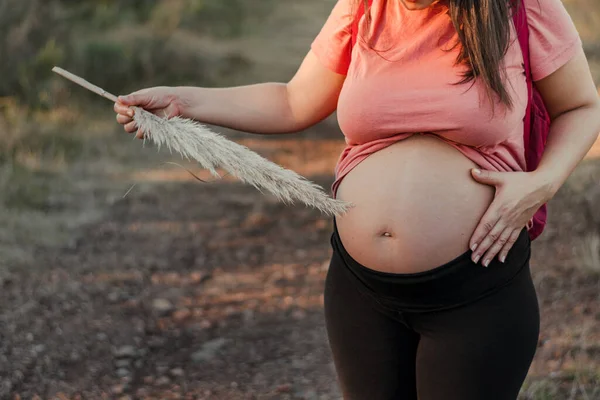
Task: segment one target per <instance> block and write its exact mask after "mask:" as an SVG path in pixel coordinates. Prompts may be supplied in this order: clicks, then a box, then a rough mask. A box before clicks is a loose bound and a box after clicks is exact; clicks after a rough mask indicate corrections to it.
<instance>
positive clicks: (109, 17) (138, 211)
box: [0, 0, 600, 400]
mask: <svg viewBox="0 0 600 400" xmlns="http://www.w3.org/2000/svg"><path fill="white" fill-rule="evenodd" d="M564 3H565V5H566V7H567V8H568V10H569V12H570V13H571V15H572V17H573V19H574V20H575V22H576V24H577V27H578V29H579V32H580V34H581V37H582V39H583V41H584V45H585V49H586V52H587V54H588V58H589V61H590V65H591V67H592V72H593V73H594V77H595V79H596V82H597V83H599V84H600V29H599V28H600V3H599V2H598V1H597V0H565V1H564ZM333 4H334V0H302V1H291V0H279V1H275V0H260V1H258V0H168V1H167V0H162V1H160V0H97V1H73V0H0V76H1V79H0V288H1V290H0V304H1V305H0V398H2V399H4V398H6V399H31V398H37V399H99V398H122V399H133V398H148V399H180V398H181V399H196V398H198V399H200V398H207V399H208V398H210V399H253V398H254V399H338V398H340V395H339V391H338V389H337V387H336V383H335V376H334V370H333V366H332V364H331V359H330V355H329V348H328V346H327V343H326V333H325V329H324V321H323V316H322V301H323V299H322V290H323V280H324V277H325V274H326V270H327V266H328V261H329V255H330V248H329V235H330V232H331V228H332V227H331V224H330V220H329V219H328V218H326V217H323V216H322V215H320V214H319V213H318V212H317V211H315V210H312V209H308V208H305V207H303V206H300V205H298V206H285V205H282V204H280V203H278V202H277V201H275V199H273V198H272V197H270V196H267V195H261V194H260V193H259V192H258V191H256V190H255V189H253V188H251V187H248V186H246V185H242V184H240V183H239V182H236V181H235V180H233V179H229V178H225V179H223V180H220V181H218V182H212V183H199V182H197V181H196V180H195V179H194V178H193V177H191V176H190V175H189V174H188V173H187V172H186V171H185V170H184V169H183V168H180V167H177V166H174V165H172V164H165V162H166V161H174V162H177V163H180V164H182V165H184V166H186V167H187V168H190V169H191V170H193V171H194V172H195V173H196V174H198V175H199V176H200V177H203V178H206V179H208V180H210V179H211V177H210V176H209V175H208V174H207V173H206V172H205V171H202V170H200V169H199V168H198V167H197V166H196V165H194V164H190V163H187V162H185V161H182V160H181V159H180V158H179V157H178V156H177V155H175V154H169V153H168V151H165V150H162V151H161V152H157V150H156V149H155V148H152V147H151V146H146V147H144V146H143V145H142V142H140V141H134V140H132V138H131V136H129V135H125V134H124V133H123V131H122V129H121V128H120V126H119V125H117V123H116V122H115V120H114V113H113V112H112V103H111V102H109V101H107V100H105V99H103V98H100V97H97V96H96V95H94V94H91V93H89V92H87V91H86V90H84V89H82V88H79V87H78V86H75V85H74V84H72V83H70V82H68V81H66V80H64V79H62V78H59V77H58V76H56V75H54V74H52V73H51V72H50V70H51V68H52V67H53V66H54V65H58V66H62V67H63V68H65V69H67V70H70V71H72V72H74V73H76V74H78V75H80V76H83V77H85V78H86V79H88V80H90V81H91V82H93V83H95V84H97V85H99V86H101V87H103V88H104V89H106V90H108V91H109V92H112V93H115V94H125V93H128V92H130V91H132V90H136V89H139V88H143V87H149V86H156V85H197V86H225V85H239V84H247V83H255V82H260V81H286V80H288V79H289V78H290V77H291V76H292V74H293V73H294V72H295V70H296V68H297V66H298V65H299V63H300V61H301V60H302V58H303V56H304V54H305V53H306V52H307V50H308V48H309V45H310V42H311V41H312V39H313V38H314V36H315V35H316V34H317V33H318V31H319V29H320V27H321V26H322V24H323V22H324V21H325V18H326V17H327V15H328V13H329V11H330V10H331V8H332V6H333ZM565 93H566V94H568V91H565ZM221 131H222V132H224V133H225V134H226V135H227V136H228V137H229V138H232V139H233V140H235V141H237V142H239V143H242V144H244V145H246V146H248V147H250V148H251V149H253V150H255V151H257V152H259V153H260V154H262V155H264V156H265V157H268V158H269V159H271V160H273V161H275V162H277V163H279V164H281V165H283V166H285V167H287V168H291V169H293V170H295V171H297V172H299V173H300V174H302V175H304V176H306V177H308V178H309V179H311V180H313V181H315V182H317V183H319V184H321V185H322V186H323V187H325V189H326V190H328V189H329V185H330V184H331V182H332V181H333V175H332V174H333V168H334V165H335V162H336V160H337V157H338V155H339V153H340V152H341V150H342V149H343V146H344V142H343V136H342V135H341V133H340V132H339V129H338V128H337V125H336V123H335V118H333V117H332V118H329V119H328V120H326V121H324V122H323V123H321V124H319V125H317V126H316V127H314V128H312V129H310V130H309V131H306V132H302V133H300V134H296V135H269V136H259V135H249V134H245V133H241V132H235V131H228V130H221ZM598 157H600V144H599V145H598V146H595V147H594V149H592V151H591V152H590V153H589V154H588V156H587V157H586V159H585V161H584V162H583V163H582V164H581V165H580V166H579V167H578V168H577V170H576V171H575V173H574V174H573V175H572V176H571V177H570V178H569V180H568V182H567V183H566V184H565V185H564V186H563V188H561V190H560V191H559V193H558V194H557V196H556V197H555V198H554V199H553V200H552V202H551V203H550V208H549V210H550V217H549V225H548V227H547V228H546V231H545V232H544V234H543V236H542V237H540V239H538V240H536V241H535V242H534V244H533V247H534V250H533V259H532V270H533V272H534V279H535V283H536V286H537V289H538V295H539V299H540V305H541V307H542V331H541V338H540V344H539V348H538V352H537V355H536V359H535V362H534V365H533V366H532V368H531V371H530V374H529V377H528V379H527V382H526V384H525V386H524V387H523V390H522V395H521V399H539V400H541V399H586V400H588V399H600V324H599V323H598V321H599V320H600V308H599V307H598V304H599V303H598V300H599V295H600V208H598V207H597V204H600V203H599V202H600V185H599V184H598V183H599V182H600V160H598ZM133 185H135V186H133ZM132 186H133V187H132ZM130 189H131V190H130ZM129 190H130V191H129Z"/></svg>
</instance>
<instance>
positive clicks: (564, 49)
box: [523, 0, 582, 81]
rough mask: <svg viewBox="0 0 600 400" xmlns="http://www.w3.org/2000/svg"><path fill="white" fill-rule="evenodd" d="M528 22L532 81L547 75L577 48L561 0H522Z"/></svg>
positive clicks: (578, 42)
mask: <svg viewBox="0 0 600 400" xmlns="http://www.w3.org/2000/svg"><path fill="white" fill-rule="evenodd" d="M523 3H524V5H525V11H526V13H527V23H528V25H529V51H530V54H529V56H530V60H531V69H532V74H533V80H535V81H537V80H540V79H543V78H545V77H546V76H548V75H550V74H551V73H552V72H554V71H556V70H557V69H558V68H559V67H560V66H562V65H564V64H565V63H566V62H567V61H569V60H570V59H571V58H572V57H573V56H574V55H575V54H576V53H577V51H578V49H579V47H581V45H582V44H581V39H580V37H579V32H578V31H577V28H576V27H575V24H574V23H573V20H572V19H571V16H570V15H569V13H568V12H567V10H566V8H565V6H564V5H563V2H562V1H561V0H523Z"/></svg>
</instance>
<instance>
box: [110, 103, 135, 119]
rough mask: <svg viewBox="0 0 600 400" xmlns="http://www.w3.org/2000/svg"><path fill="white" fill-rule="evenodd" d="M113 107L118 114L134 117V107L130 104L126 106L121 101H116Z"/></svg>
mask: <svg viewBox="0 0 600 400" xmlns="http://www.w3.org/2000/svg"><path fill="white" fill-rule="evenodd" d="M113 109H114V110H115V112H116V113H117V114H122V115H127V116H129V117H133V109H131V108H129V107H128V106H125V105H123V104H121V103H118V102H117V103H115V105H114V106H113Z"/></svg>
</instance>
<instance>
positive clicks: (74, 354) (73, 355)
mask: <svg viewBox="0 0 600 400" xmlns="http://www.w3.org/2000/svg"><path fill="white" fill-rule="evenodd" d="M69 358H70V359H71V361H72V362H77V361H80V360H81V355H80V354H79V353H78V352H76V351H72V352H71V354H70V355H69Z"/></svg>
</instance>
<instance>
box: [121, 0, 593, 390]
mask: <svg viewBox="0 0 600 400" xmlns="http://www.w3.org/2000/svg"><path fill="white" fill-rule="evenodd" d="M362 1H363V0H338V1H337V3H336V4H335V7H334V8H333V11H332V12H331V14H330V16H329V18H328V19H327V21H326V23H325V25H324V26H323V28H322V29H321V31H320V33H319V35H318V36H317V37H316V39H315V40H314V42H313V43H312V46H311V49H310V51H309V52H308V54H307V55H306V57H305V59H304V61H303V62H302V64H301V66H300V68H299V70H298V72H297V73H296V74H295V76H294V77H293V78H292V79H291V81H290V82H288V83H286V84H284V83H262V84H256V85H249V86H242V87H232V88H198V87H160V88H150V89H144V90H141V91H139V92H136V93H132V94H130V95H127V96H123V97H120V98H119V102H118V103H116V104H115V111H116V112H117V114H118V115H117V120H118V122H119V123H121V124H123V125H124V128H125V130H126V131H127V132H131V133H134V132H136V131H137V128H136V126H135V122H133V120H132V115H133V114H132V110H131V109H130V108H129V107H130V106H140V107H143V108H145V109H147V110H149V111H152V112H155V113H156V114H158V115H165V113H166V115H167V116H168V117H173V116H176V115H182V116H184V117H188V118H193V119H196V120H198V121H201V122H206V123H210V124H215V125H221V126H226V127H230V128H234V129H238V130H242V131H246V132H254V133H262V134H268V133H285V132H296V131H300V130H303V129H306V128H308V127H310V126H311V125H313V124H315V123H317V122H318V121H321V120H322V119H324V118H325V117H327V116H328V115H330V114H331V113H332V112H333V111H335V110H336V109H337V116H338V121H339V124H340V127H341V129H342V131H343V133H344V136H345V139H346V144H347V146H346V148H345V149H344V151H343V153H342V154H341V156H340V158H339V160H338V164H337V166H336V170H335V174H336V179H335V182H334V183H333V186H332V192H333V194H334V195H335V197H337V198H339V199H342V200H346V201H349V202H352V203H354V204H355V207H354V208H352V209H351V210H350V211H349V212H348V213H347V214H345V215H344V216H341V217H338V218H336V219H334V231H333V234H332V236H331V244H332V247H333V255H332V259H331V263H330V267H329V271H328V274H327V279H326V282H325V317H326V324H327V333H328V338H329V343H330V346H331V350H332V354H333V359H334V361H335V367H336V371H337V375H338V378H339V382H340V386H341V389H342V392H343V395H344V398H345V399H359V400H363V399H364V400H378V399H405V400H416V399H417V398H418V399H420V400H492V399H499V400H509V399H511V400H514V399H516V397H517V395H518V392H519V389H520V387H521V385H522V383H523V380H524V379H525V376H526V375H527V371H528V369H529V366H530V363H531V361H532V359H533V356H534V354H535V350H536V345H537V339H538V332H539V310H538V303H537V298H536V293H535V289H534V286H533V284H532V280H531V274H530V270H529V259H530V244H531V243H530V242H531V239H530V236H529V233H528V229H530V228H531V226H532V217H533V215H534V213H535V211H536V210H537V209H538V208H539V207H540V206H541V205H542V204H544V203H546V202H547V201H548V200H549V199H551V198H552V196H553V195H554V194H555V193H556V191H557V190H558V189H559V187H560V186H561V185H562V184H563V183H564V181H565V180H566V179H567V177H568V176H569V175H570V173H571V172H572V171H573V169H574V168H575V167H576V165H577V164H578V163H579V162H580V161H581V160H582V159H583V157H584V155H585V154H586V152H587V151H588V150H589V149H590V147H591V146H592V144H593V143H594V141H595V139H596V137H597V134H598V132H599V131H600V105H599V100H598V94H597V92H596V89H595V87H594V83H593V81H592V77H591V74H590V70H589V66H588V63H587V60H586V57H585V55H584V53H583V50H582V45H581V41H580V38H579V35H578V33H577V31H576V29H575V27H574V25H573V22H572V20H571V18H570V17H569V15H568V14H567V12H566V10H565V9H564V7H563V5H562V3H561V1H560V0H524V1H522V2H519V1H516V2H515V4H513V2H512V1H509V0H440V1H433V0H375V1H373V3H372V4H371V5H369V2H367V1H365V2H364V4H360V3H361V2H362ZM521 6H524V7H525V9H524V11H525V12H526V15H527V24H528V26H529V29H530V37H529V45H530V61H531V72H532V78H533V81H535V85H536V87H537V89H538V90H539V91H540V93H541V95H542V97H543V100H544V103H545V105H546V107H547V109H548V111H549V114H550V117H551V127H550V133H549V138H548V142H547V146H546V149H545V152H544V154H543V157H542V160H541V162H540V165H539V167H538V168H537V169H536V170H535V171H532V172H525V171H526V161H525V154H524V152H525V150H524V139H523V129H524V126H523V118H524V116H525V111H526V106H527V81H526V77H525V73H524V64H523V62H524V59H523V56H522V52H521V48H520V46H519V42H518V40H517V34H516V29H515V26H514V24H513V22H512V15H513V14H512V13H513V12H515V7H521ZM360 7H364V8H365V12H364V14H363V13H358V10H359V8H360ZM355 18H357V21H358V24H355ZM355 27H357V29H356V28H355ZM353 32H354V33H355V34H356V37H357V38H358V40H357V41H356V44H354V45H353V40H352V37H353ZM137 136H138V137H143V132H137ZM478 171H479V173H478Z"/></svg>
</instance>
